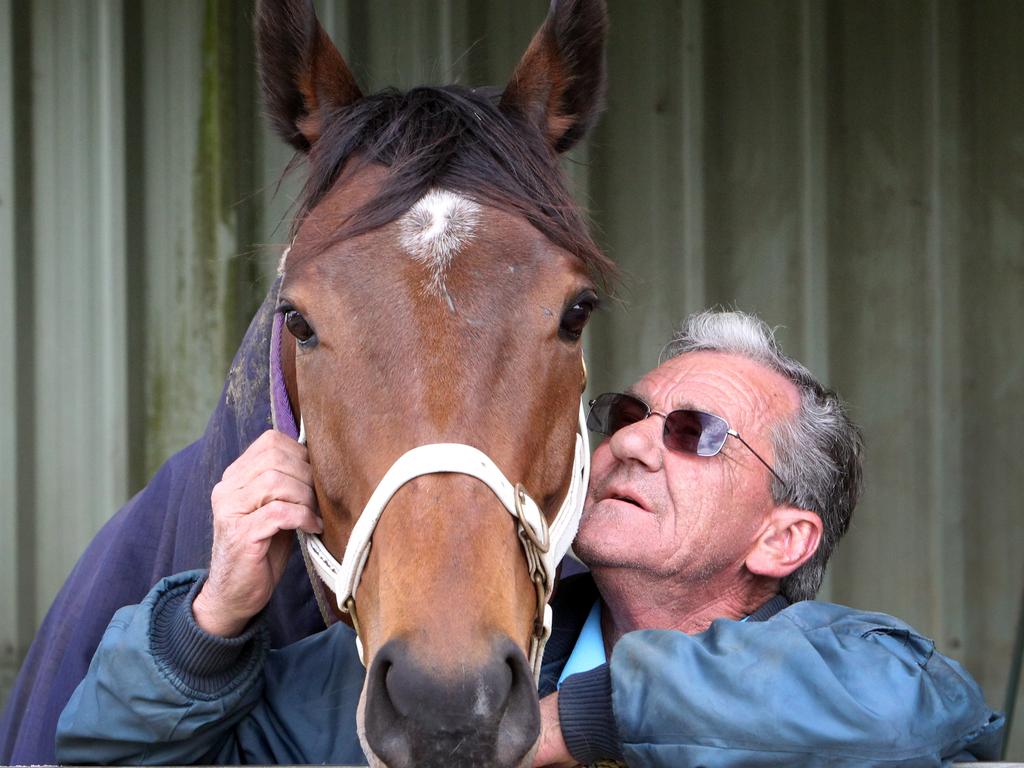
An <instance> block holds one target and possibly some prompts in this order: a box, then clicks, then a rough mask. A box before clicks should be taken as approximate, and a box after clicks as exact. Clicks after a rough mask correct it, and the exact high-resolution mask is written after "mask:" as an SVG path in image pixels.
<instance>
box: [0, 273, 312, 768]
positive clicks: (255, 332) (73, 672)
mask: <svg viewBox="0 0 1024 768" xmlns="http://www.w3.org/2000/svg"><path fill="white" fill-rule="evenodd" d="M277 289H278V286H277V285H276V284H275V285H274V286H273V287H272V288H271V290H270V292H269V294H268V296H267V298H266V299H265V300H264V302H263V305H262V306H261V307H260V310H259V312H257V313H256V316H255V317H254V318H253V321H252V323H251V324H250V326H249V330H248V331H247V332H246V335H245V339H244V340H243V342H242V346H241V347H240V348H239V350H238V353H237V354H236V355H235V359H234V361H233V362H232V364H231V369H230V371H229V373H228V377H227V381H226V382H225V384H224V389H223V391H222V392H221V396H220V401H219V403H218V404H217V408H216V410H215V411H214V412H213V416H212V417H211V418H210V421H209V423H208V424H207V427H206V432H205V433H204V434H203V437H202V438H201V439H200V440H198V441H197V442H195V443H193V444H192V445H190V446H188V447H187V448H185V449H184V450H182V451H180V452H179V453H177V454H175V455H174V456H172V457H171V458H170V459H168V460H167V462H166V463H165V464H164V465H163V466H162V467H161V468H160V469H159V471H158V472H157V473H156V475H155V476H154V477H153V479H152V480H151V481H150V483H149V484H148V485H147V486H146V487H145V488H144V489H142V490H141V491H140V492H139V493H138V494H136V496H135V497H134V498H133V499H132V500H131V501H129V502H128V503H127V504H125V506H124V507H122V508H121V509H120V510H119V511H118V512H117V514H116V515H114V517H113V518H111V520H110V521H108V522H107V524H106V525H104V526H103V528H102V529H101V530H100V532H99V533H98V534H97V535H96V537H95V538H94V539H93V541H92V543H91V544H89V547H88V549H86V551H85V553H84V554H83V555H82V557H81V559H80V560H79V561H78V563H77V564H76V565H75V567H74V570H72V572H71V575H70V576H68V579H67V581H66V582H65V583H64V586H63V588H62V589H61V590H60V592H59V594H58V595H57V597H56V599H55V600H54V602H53V605H52V606H51V607H50V610H49V612H48V613H47V615H46V619H45V620H44V621H43V624H42V627H40V629H39V632H38V633H37V635H36V637H35V640H34V641H33V643H32V647H31V648H30V649H29V653H28V657H27V658H26V659H25V662H24V664H23V665H22V667H21V671H20V673H19V675H18V678H17V681H16V682H15V685H14V690H13V691H12V692H11V696H10V699H9V701H8V703H7V708H6V710H5V711H4V713H3V718H2V720H0V764H31V763H36V764H38V763H53V762H54V743H53V740H54V732H55V730H56V726H57V718H58V717H59V716H60V713H61V710H63V708H64V705H65V704H66V703H67V701H68V699H69V698H70V696H71V693H72V691H74V689H75V687H76V686H77V685H78V683H79V682H80V681H81V680H82V678H83V677H84V676H85V672H86V670H87V669H88V666H89V662H90V660H91V659H92V656H93V652H94V651H95V650H96V646H97V645H98V644H99V641H100V638H101V636H102V635H103V631H104V630H105V629H106V627H107V624H108V623H109V621H110V619H111V617H112V616H113V615H114V612H115V611H116V610H117V609H118V608H120V607H122V606H124V605H130V604H132V603H137V602H139V601H140V600H142V598H143V597H144V596H145V594H146V593H147V592H148V591H149V589H150V588H151V587H152V586H153V585H154V584H155V583H156V582H157V581H159V580H160V579H161V578H163V577H164V576H168V575H170V574H173V573H178V572H180V571H184V570H188V569H191V568H204V567H206V566H207V565H208V564H209V559H210V545H211V542H212V535H213V534H212V528H211V508H210V492H211V491H212V489H213V486H214V485H215V484H216V483H217V482H218V481H219V480H220V478H221V475H222V474H223V472H224V469H225V468H226V467H227V466H228V465H229V464H230V463H231V462H232V461H234V460H235V459H236V458H237V457H238V456H240V455H241V454H242V452H243V451H244V450H245V449H246V447H248V445H249V444H250V443H251V442H252V441H253V440H255V439H256V438H257V437H258V436H259V435H260V434H262V433H263V432H264V431H266V430H267V429H270V427H271V408H270V370H269V360H270V341H271V330H272V324H273V317H274V305H275V300H276V296H277ZM266 614H267V619H268V624H269V627H270V632H271V638H272V643H273V645H274V647H280V646H283V645H288V644H290V643H293V642H295V641H296V640H299V639H301V638H303V637H305V636H307V635H309V634H312V633H313V632H316V631H318V630H320V629H322V628H323V620H322V619H321V617H320V613H319V611H318V609H317V606H316V601H315V599H314V597H313V590H312V589H311V587H310V585H309V580H308V578H307V576H306V570H305V566H304V565H303V562H302V557H301V555H300V554H299V551H298V548H297V547H296V549H295V552H293V554H292V557H291V560H290V561H289V563H288V568H287V570H286V572H285V575H284V577H283V578H282V580H281V583H280V585H278V587H277V590H276V591H275V593H274V597H273V599H272V600H271V602H270V605H269V606H267V609H266Z"/></svg>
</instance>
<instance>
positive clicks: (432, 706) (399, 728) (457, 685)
mask: <svg viewBox="0 0 1024 768" xmlns="http://www.w3.org/2000/svg"><path fill="white" fill-rule="evenodd" d="M495 646H496V647H495V649H494V651H495V652H494V653H492V655H491V657H490V659H489V660H488V661H487V662H485V663H484V664H480V665H476V666H474V667H471V668H467V669H464V670H461V671H460V673H459V674H457V675H454V676H453V675H452V674H447V675H435V674H431V672H430V671H429V670H427V669H425V668H423V667H421V666H420V665H418V664H416V663H414V662H412V661H411V660H410V659H411V655H410V654H409V653H406V652H405V649H404V648H403V646H402V644H401V642H400V641H392V642H390V643H387V644H386V645H385V646H384V647H382V648H381V650H380V652H379V653H378V654H377V658H375V659H374V662H373V664H372V665H371V670H370V675H369V680H368V683H367V691H366V709H365V726H366V738H367V742H368V743H369V746H370V747H371V749H372V750H373V751H374V753H375V754H376V755H377V756H378V757H380V758H381V759H382V760H383V761H384V762H385V763H386V764H387V765H388V766H389V767H390V768H400V767H402V766H413V765H414V766H424V767H427V768H429V766H450V767H452V768H456V767H457V766H470V765H472V766H478V765H489V766H498V767H499V768H500V767H502V766H512V765H517V764H518V763H519V762H521V760H522V758H523V757H524V756H525V755H526V753H527V752H528V751H529V750H530V748H531V747H532V746H533V743H534V742H535V741H536V738H537V734H538V733H539V730H540V718H539V710H538V708H537V694H536V690H535V688H534V685H533V675H532V674H531V673H530V670H529V665H528V664H527V662H526V657H525V656H524V655H523V653H522V651H520V650H519V649H518V648H516V647H515V646H514V645H513V644H512V642H511V640H508V641H507V642H505V641H498V642H497V643H496V644H495Z"/></svg>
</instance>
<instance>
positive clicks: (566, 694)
mask: <svg viewBox="0 0 1024 768" xmlns="http://www.w3.org/2000/svg"><path fill="white" fill-rule="evenodd" d="M558 719H559V721H560V723H561V726H562V738H564V739H565V745H566V746H567V747H568V748H569V754H571V755H572V756H573V758H574V759H575V760H576V761H578V762H580V763H583V764H584V765H590V764H591V763H595V762H597V761H598V760H620V761H621V760H624V759H625V758H624V755H623V754H622V744H621V743H620V740H619V729H618V727H617V726H616V725H615V714H614V713H613V712H612V677H611V671H610V669H609V668H608V665H607V664H602V665H601V666H599V667H595V668H594V669H591V670H589V671H587V672H580V673H579V674H576V675H570V676H569V677H567V678H565V680H563V681H562V687H561V688H559V690H558Z"/></svg>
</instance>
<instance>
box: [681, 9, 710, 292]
mask: <svg viewBox="0 0 1024 768" xmlns="http://www.w3.org/2000/svg"><path fill="white" fill-rule="evenodd" d="M704 78H705V66H704V4H703V0H683V61H682V112H683V114H682V124H683V126H682V127H683V136H682V142H683V148H682V171H683V173H682V175H683V179H682V183H683V211H682V215H683V223H682V228H683V236H682V247H683V254H682V256H683V258H682V261H683V274H684V275H685V276H686V279H685V283H684V293H683V299H684V309H685V311H686V312H695V311H698V310H700V309H703V308H704V302H705V301H706V295H707V287H706V275H705V238H704V215H705V210H704V199H705V198H704V196H705V189H704V169H705V163H704V127H705V114H704V87H705V83H704Z"/></svg>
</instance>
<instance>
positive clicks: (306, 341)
mask: <svg viewBox="0 0 1024 768" xmlns="http://www.w3.org/2000/svg"><path fill="white" fill-rule="evenodd" d="M284 324H285V325H286V326H288V332H289V333H290V334H291V335H292V336H294V337H295V339H296V340H297V341H298V342H299V344H302V345H304V346H310V345H312V344H314V343H315V342H316V334H315V333H313V329H312V328H311V327H310V326H309V323H307V322H306V318H304V317H303V316H302V315H300V314H299V313H298V312H296V311H295V310H294V309H290V310H288V311H287V312H285V315H284Z"/></svg>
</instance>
